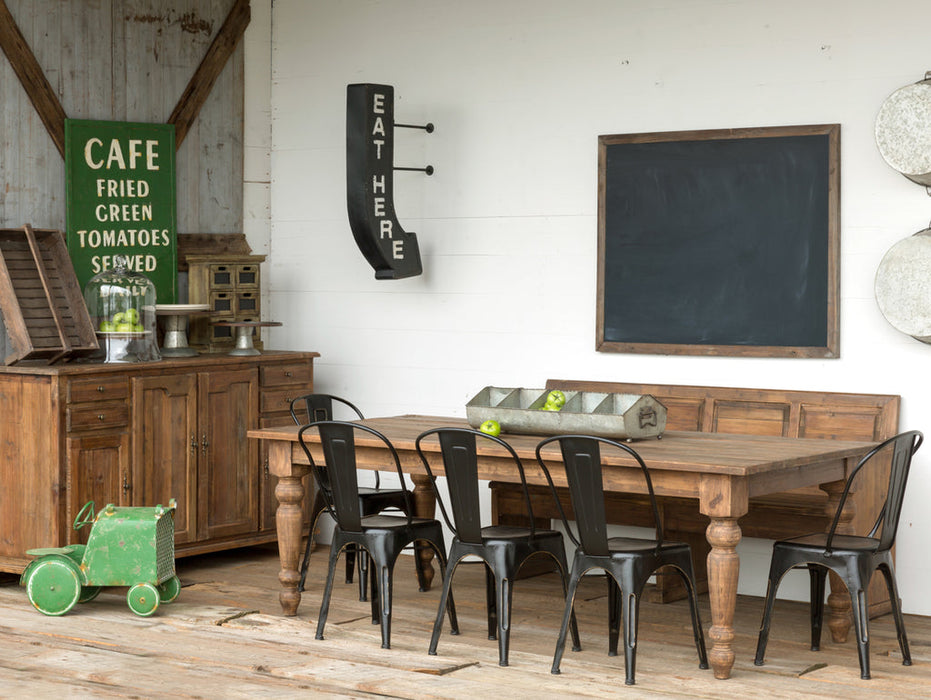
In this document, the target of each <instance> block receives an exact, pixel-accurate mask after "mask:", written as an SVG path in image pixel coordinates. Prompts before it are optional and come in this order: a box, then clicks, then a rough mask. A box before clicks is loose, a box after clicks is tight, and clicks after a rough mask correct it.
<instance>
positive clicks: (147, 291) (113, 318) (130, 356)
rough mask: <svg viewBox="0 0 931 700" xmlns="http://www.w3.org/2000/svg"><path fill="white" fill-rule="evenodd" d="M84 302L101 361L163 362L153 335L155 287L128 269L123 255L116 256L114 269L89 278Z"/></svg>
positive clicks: (145, 278) (143, 277)
mask: <svg viewBox="0 0 931 700" xmlns="http://www.w3.org/2000/svg"><path fill="white" fill-rule="evenodd" d="M84 303H85V304H87V310H88V312H90V317H91V321H92V322H93V324H94V328H95V329H96V330H97V339H98V340H99V341H100V350H101V355H102V357H98V359H102V360H103V361H104V362H146V361H152V360H160V359H162V358H161V356H160V355H159V352H158V342H157V339H156V336H155V320H156V316H155V285H154V284H152V281H151V280H150V279H149V278H148V277H146V276H145V275H143V274H141V273H139V272H134V271H133V270H130V269H129V260H128V259H127V258H126V256H123V255H115V256H114V257H113V267H112V268H110V269H108V270H104V271H103V272H101V273H99V274H97V275H95V276H94V277H91V279H90V281H88V283H87V286H86V287H85V288H84Z"/></svg>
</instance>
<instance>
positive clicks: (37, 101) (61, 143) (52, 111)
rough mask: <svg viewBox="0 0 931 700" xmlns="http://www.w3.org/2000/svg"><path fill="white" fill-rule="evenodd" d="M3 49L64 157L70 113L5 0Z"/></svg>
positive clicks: (0, 21)
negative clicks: (47, 78)
mask: <svg viewBox="0 0 931 700" xmlns="http://www.w3.org/2000/svg"><path fill="white" fill-rule="evenodd" d="M247 4H248V3H247ZM0 48H2V49H3V53H5V54H6V57H7V58H8V59H9V60H10V65H11V66H13V70H14V71H15V72H16V76H17V77H18V78H19V82H21V83H22V84H23V88H25V90H26V94H27V95H28V96H29V99H30V101H31V102H32V105H33V106H34V107H35V108H36V112H38V113H39V119H41V120H42V123H43V124H45V129H46V131H48V134H49V136H51V138H52V141H53V142H54V144H55V147H56V148H57V149H58V152H59V153H60V154H61V157H62V158H64V157H65V118H66V117H67V115H66V114H65V110H64V108H63V107H62V106H61V102H59V101H58V95H56V94H55V91H54V90H52V86H51V85H49V82H48V80H46V78H45V73H43V72H42V67H41V66H40V65H39V62H38V61H37V60H36V57H35V55H34V54H33V53H32V50H31V49H30V48H29V45H28V44H27V43H26V39H25V38H23V35H22V32H20V31H19V27H18V26H16V20H15V19H13V15H12V14H11V13H10V10H9V8H8V7H7V6H6V2H4V0H0Z"/></svg>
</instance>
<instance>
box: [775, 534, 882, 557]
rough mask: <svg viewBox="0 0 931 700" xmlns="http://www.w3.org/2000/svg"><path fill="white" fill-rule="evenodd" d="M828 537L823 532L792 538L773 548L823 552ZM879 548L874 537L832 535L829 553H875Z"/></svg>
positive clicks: (780, 542)
mask: <svg viewBox="0 0 931 700" xmlns="http://www.w3.org/2000/svg"><path fill="white" fill-rule="evenodd" d="M827 541H828V536H827V533H824V532H815V533H812V534H810V535H802V536H801V537H792V538H790V539H787V540H780V541H779V542H776V543H775V545H774V546H775V547H792V548H795V549H813V550H817V551H821V552H823V551H824V549H825V547H826V546H827ZM878 548H879V540H877V539H876V538H875V537H858V536H856V535H834V539H832V540H831V551H832V552H835V553H838V554H839V553H842V552H875V551H876V550H877V549H878Z"/></svg>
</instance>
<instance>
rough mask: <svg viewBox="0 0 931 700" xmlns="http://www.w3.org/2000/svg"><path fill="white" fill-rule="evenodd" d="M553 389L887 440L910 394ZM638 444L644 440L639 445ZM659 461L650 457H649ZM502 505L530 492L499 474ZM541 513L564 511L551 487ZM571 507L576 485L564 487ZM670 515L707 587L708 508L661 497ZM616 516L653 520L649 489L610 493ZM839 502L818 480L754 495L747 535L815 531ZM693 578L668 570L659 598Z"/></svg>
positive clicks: (759, 430)
mask: <svg viewBox="0 0 931 700" xmlns="http://www.w3.org/2000/svg"><path fill="white" fill-rule="evenodd" d="M546 388H547V389H557V388H558V389H564V390H566V391H603V392H614V393H619V394H650V395H651V396H653V397H655V398H656V399H657V400H659V401H660V402H661V403H662V404H663V405H664V406H665V407H666V410H667V418H666V429H667V430H687V431H694V432H705V433H709V432H710V433H739V434H746V435H773V436H780V435H781V436H784V437H803V438H804V437H810V438H827V439H835V440H863V441H877V442H878V441H880V440H884V439H886V438H889V437H892V436H893V435H895V434H896V432H897V431H898V425H899V404H900V398H899V397H898V396H896V395H887V394H848V393H832V392H817V391H793V390H781V389H748V388H729V387H711V386H675V385H669V384H640V383H626V382H602V381H580V380H564V379H550V380H548V381H547V383H546ZM632 446H633V447H634V448H635V449H636V443H634V444H633V445H632ZM648 466H649V465H648ZM887 479H888V476H884V475H881V474H879V473H877V472H876V471H871V472H870V474H869V475H867V476H865V477H864V478H862V479H859V478H858V481H859V482H860V483H859V484H858V485H857V493H856V496H855V498H856V505H855V506H854V504H848V508H847V509H846V511H845V513H847V514H848V515H849V520H848V521H847V522H846V523H842V525H844V527H849V528H850V530H851V531H854V532H857V533H858V534H866V532H868V531H869V529H870V527H871V526H872V524H873V522H874V521H875V519H876V517H877V515H878V514H879V511H880V509H881V508H882V505H883V502H884V500H885V497H886V486H887V484H886V480H887ZM491 489H492V511H493V513H494V515H495V517H496V518H497V519H498V520H499V521H500V522H502V523H514V522H516V519H515V518H514V517H513V516H511V515H510V513H520V512H524V510H525V509H524V508H523V506H522V504H521V503H520V501H519V499H520V494H519V492H518V491H517V489H516V488H515V487H514V486H513V485H512V484H505V483H497V482H495V483H492V484H491ZM532 495H533V499H534V505H533V510H534V515H535V516H537V517H541V518H544V520H542V521H541V522H543V523H548V522H549V520H548V519H550V518H558V517H559V513H558V511H557V509H556V507H555V504H554V503H553V501H552V497H551V495H550V493H549V491H548V490H547V489H543V488H537V487H534V488H533V494H532ZM561 499H562V501H563V505H564V507H565V508H566V510H567V513H569V514H570V516H571V504H570V503H569V500H568V493H567V492H564V493H563V494H561ZM659 501H660V504H659V505H660V518H661V519H662V521H663V529H664V532H665V535H666V537H667V538H669V539H676V540H681V541H686V542H689V544H691V546H692V551H693V559H694V560H695V568H696V576H697V578H698V579H699V588H702V589H707V580H706V575H705V570H706V566H705V557H706V555H707V553H708V545H707V543H706V540H705V528H706V527H707V526H708V519H707V518H705V517H703V516H701V515H699V514H698V513H697V511H696V510H695V508H694V506H693V505H692V504H690V503H688V502H687V501H686V500H685V499H677V498H660V499H659ZM606 508H607V509H608V513H607V515H608V521H609V522H610V523H614V524H618V525H637V526H652V525H651V523H652V512H651V511H650V509H649V503H648V502H647V501H646V500H645V499H644V497H641V496H633V495H629V494H611V495H610V498H609V499H608V502H607V503H606ZM833 515H834V512H833V510H832V509H831V507H830V506H828V494H827V493H825V492H823V491H821V490H819V489H817V488H808V489H796V490H794V491H790V492H786V493H781V494H772V495H767V496H763V497H757V498H752V499H751V500H750V510H749V512H748V513H747V514H746V515H745V516H744V517H742V518H741V519H740V522H739V525H740V529H741V531H742V533H743V535H744V536H745V537H761V538H767V539H780V538H785V537H791V536H793V535H800V534H805V533H807V532H823V531H824V530H826V529H827V527H828V525H829V524H830V518H831V517H833ZM881 579H882V576H881V575H877V576H875V577H874V578H873V581H872V583H871V585H870V611H871V614H872V615H878V614H882V613H884V612H888V610H889V599H888V593H887V592H886V588H885V584H884V583H883V582H882V580H881ZM682 595H683V587H682V586H681V583H680V579H679V577H678V576H659V577H657V584H656V586H655V587H654V588H653V589H652V590H651V591H650V592H649V593H648V596H649V598H651V599H652V600H656V601H669V600H676V599H679V598H681V597H682Z"/></svg>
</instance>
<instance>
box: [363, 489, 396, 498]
mask: <svg viewBox="0 0 931 700" xmlns="http://www.w3.org/2000/svg"><path fill="white" fill-rule="evenodd" d="M402 493H404V491H403V490H402V489H379V488H375V487H374V486H360V487H359V497H360V498H364V497H365V496H389V495H390V496H393V495H395V494H402Z"/></svg>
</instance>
